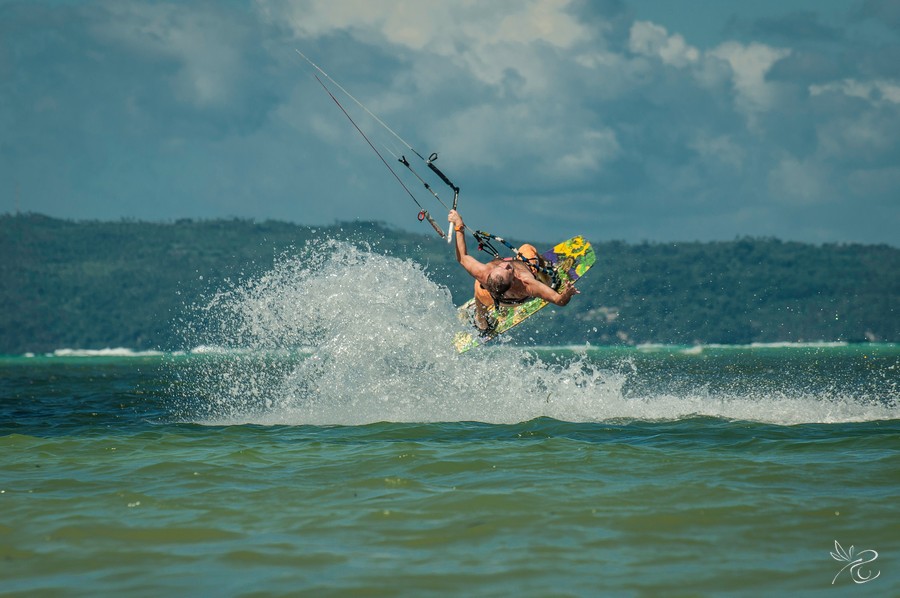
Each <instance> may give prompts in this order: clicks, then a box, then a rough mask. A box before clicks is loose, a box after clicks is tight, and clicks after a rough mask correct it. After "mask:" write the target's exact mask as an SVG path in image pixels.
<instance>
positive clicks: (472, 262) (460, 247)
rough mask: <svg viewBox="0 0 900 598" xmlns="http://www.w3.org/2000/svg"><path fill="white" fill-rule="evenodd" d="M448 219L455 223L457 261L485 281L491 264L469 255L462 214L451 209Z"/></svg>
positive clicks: (481, 280) (477, 278) (467, 270)
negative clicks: (483, 262)
mask: <svg viewBox="0 0 900 598" xmlns="http://www.w3.org/2000/svg"><path fill="white" fill-rule="evenodd" d="M447 221H448V222H451V223H452V224H453V230H454V232H453V236H454V237H455V238H456V261H458V262H459V263H460V265H461V266H462V267H463V268H465V269H466V272H468V273H469V274H471V275H472V276H473V277H474V278H475V279H476V280H478V281H480V282H485V279H486V278H487V275H488V272H490V270H491V269H490V266H488V265H487V264H482V263H481V262H479V261H478V260H476V259H475V258H474V257H472V256H471V255H469V252H468V251H467V250H466V225H465V224H463V220H462V216H460V215H459V212H457V211H456V210H450V214H449V215H448V216H447Z"/></svg>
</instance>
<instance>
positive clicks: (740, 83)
mask: <svg viewBox="0 0 900 598" xmlns="http://www.w3.org/2000/svg"><path fill="white" fill-rule="evenodd" d="M790 53H791V51H790V50H789V49H784V48H773V47H771V46H767V45H765V44H760V43H751V44H749V45H744V44H741V43H738V42H727V43H724V44H722V45H720V46H718V47H717V48H715V49H714V50H712V51H711V52H709V56H711V57H712V58H716V59H719V60H723V61H725V62H727V63H728V64H729V65H730V66H731V81H732V84H733V86H734V90H735V92H737V100H736V102H737V108H738V109H739V110H741V111H742V112H744V113H747V114H753V113H755V112H762V111H765V110H768V109H770V108H772V106H773V105H774V103H775V101H776V99H777V90H778V85H777V84H776V83H773V82H770V81H766V74H767V73H768V72H769V69H771V68H772V65H774V64H775V63H776V62H778V61H779V60H781V59H782V58H784V57H786V56H788V55H789V54H790Z"/></svg>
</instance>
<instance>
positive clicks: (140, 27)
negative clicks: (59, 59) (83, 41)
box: [94, 2, 247, 106]
mask: <svg viewBox="0 0 900 598" xmlns="http://www.w3.org/2000/svg"><path fill="white" fill-rule="evenodd" d="M106 10H107V11H108V18H107V19H104V20H103V21H102V22H101V23H100V24H97V25H96V26H95V28H94V33H95V34H96V35H97V36H98V37H100V38H103V39H106V40H109V41H112V42H114V43H116V44H118V45H120V46H121V47H124V48H128V49H130V50H131V51H134V52H138V53H140V54H143V55H145V56H148V57H163V58H168V59H172V60H175V61H176V62H177V63H178V64H179V69H178V72H177V74H176V75H175V77H174V79H173V80H172V86H173V89H174V91H175V92H176V93H177V94H178V96H179V98H180V99H181V100H182V101H185V102H190V103H193V104H195V105H198V106H209V105H215V104H224V103H227V102H228V101H229V96H230V95H231V94H232V93H234V92H235V91H236V90H237V86H238V83H239V79H240V78H241V76H240V75H241V73H243V72H244V71H245V70H246V68H247V67H246V65H245V61H244V58H243V57H242V55H241V44H240V43H239V42H237V41H236V40H237V39H239V38H241V37H242V34H241V32H240V25H239V24H237V23H235V22H234V21H233V20H231V19H230V18H229V16H228V14H227V13H224V14H223V13H222V12H219V11H214V10H208V11H204V10H184V9H182V7H180V6H178V5H172V4H144V3H137V2H129V3H122V2H109V3H108V4H107V5H106Z"/></svg>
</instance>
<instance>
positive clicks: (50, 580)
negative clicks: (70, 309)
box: [0, 249, 900, 596]
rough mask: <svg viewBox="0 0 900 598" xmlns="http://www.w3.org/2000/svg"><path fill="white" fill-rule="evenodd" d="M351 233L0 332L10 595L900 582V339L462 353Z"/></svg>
mask: <svg viewBox="0 0 900 598" xmlns="http://www.w3.org/2000/svg"><path fill="white" fill-rule="evenodd" d="M342 251H343V253H341V251H336V252H334V253H336V254H338V255H339V261H340V263H339V265H340V268H337V269H335V268H332V265H330V264H329V263H328V262H327V260H326V261H323V262H322V263H317V264H312V265H310V264H308V263H307V264H303V265H300V264H296V263H293V262H285V263H284V264H282V265H281V266H279V267H278V268H276V269H275V270H274V271H273V272H270V273H269V274H267V275H266V276H265V277H262V278H259V279H255V280H251V281H244V282H240V283H236V284H235V285H234V287H233V288H230V289H225V290H223V291H222V292H221V293H220V294H217V295H216V296H214V297H211V298H209V301H208V302H206V303H204V304H203V305H200V306H197V309H196V310H195V311H194V312H193V313H192V314H191V315H190V317H187V316H185V318H184V320H183V326H184V330H185V338H186V343H187V346H189V347H193V350H186V351H183V352H160V353H143V354H142V353H134V352H131V351H86V352H78V351H58V352H56V353H53V354H50V355H33V356H9V357H2V358H0V595H4V596H7V595H8V596H161V595H171V596H296V595H303V596H305V595H310V596H394V595H397V596H468V595H471V596H509V595H521V596H597V595H610V596H720V595H726V596H782V595H788V594H790V595H795V596H819V595H823V594H827V595H836V596H897V595H900V505H898V496H900V346H898V345H890V344H880V345H879V344H871V345H845V344H841V343H833V344H812V345H784V346H777V345H776V346H748V347H715V346H697V347H662V346H653V347H650V346H648V347H558V348H547V347H545V348H528V347H523V346H516V344H515V340H516V339H515V338H514V339H513V342H508V343H505V344H503V343H501V344H498V345H497V346H495V347H487V348H484V349H479V350H478V351H473V352H470V353H467V354H465V355H462V356H460V355H457V354H456V352H455V350H454V349H453V348H452V347H451V346H450V344H449V339H450V338H452V335H453V332H454V330H455V328H454V327H455V326H456V325H457V324H456V322H455V319H454V317H453V316H454V314H453V311H454V309H453V304H452V302H451V301H450V298H449V295H448V293H447V292H446V290H445V289H443V288H441V287H440V285H437V284H434V283H431V282H430V281H429V280H428V278H427V276H426V275H425V273H424V272H423V271H422V269H421V268H420V267H418V266H415V265H413V264H409V263H405V262H404V263H401V264H399V265H398V263H396V262H392V261H390V260H388V259H387V258H379V257H375V256H371V255H369V254H365V253H364V252H355V251H352V250H349V249H344V250H342ZM357 266H358V269H356V268H357ZM348 272H349V273H350V274H352V276H349V275H347V273H348ZM320 283H321V284H320ZM375 283H379V284H386V285H387V286H386V288H390V289H394V291H392V293H391V294H390V296H387V297H380V296H379V297H375V298H373V297H372V296H371V294H370V293H368V292H367V291H366V289H370V288H372V285H373V284H375ZM310 293H311V294H314V295H315V296H316V297H320V298H323V299H324V301H319V302H313V301H309V294H310ZM535 325H539V324H535ZM518 340H520V341H525V340H527V328H523V333H522V334H521V335H520V336H519V337H518Z"/></svg>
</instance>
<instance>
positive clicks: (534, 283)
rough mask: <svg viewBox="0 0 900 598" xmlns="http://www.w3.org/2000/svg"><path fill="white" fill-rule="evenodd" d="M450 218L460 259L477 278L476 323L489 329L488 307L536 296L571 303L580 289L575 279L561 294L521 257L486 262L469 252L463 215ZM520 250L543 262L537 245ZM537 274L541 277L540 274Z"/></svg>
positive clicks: (479, 326)
mask: <svg viewBox="0 0 900 598" xmlns="http://www.w3.org/2000/svg"><path fill="white" fill-rule="evenodd" d="M447 220H448V221H449V222H451V223H452V224H453V228H454V230H455V231H456V232H455V233H454V236H455V237H456V261H458V262H459V263H460V265H462V267H463V268H465V269H466V272H468V273H469V274H471V275H472V277H473V278H474V279H475V326H476V327H478V329H479V330H481V331H487V330H489V329H490V328H491V326H492V323H491V322H489V320H488V307H489V306H491V305H494V306H496V307H508V306H513V305H519V304H520V303H524V302H525V301H527V300H528V299H531V298H532V297H540V298H541V299H543V300H544V301H547V302H549V303H552V304H554V305H559V306H563V305H566V304H568V303H569V300H570V299H572V296H573V295H577V294H578V290H577V289H576V288H575V285H574V284H572V281H570V280H568V281H566V283H565V285H563V288H562V289H560V290H561V291H562V292H561V293H557V292H556V291H554V290H553V289H552V288H550V287H549V286H548V285H547V284H546V283H545V282H543V281H541V280H540V279H539V278H538V276H542V275H541V274H540V273H539V272H538V270H537V269H536V268H534V267H533V266H531V265H529V263H526V262H524V261H522V260H521V259H515V258H511V259H506V260H501V259H495V260H492V261H491V262H490V263H487V264H482V263H481V262H479V261H478V260H476V259H475V258H474V257H472V256H471V255H469V254H468V253H467V251H466V232H465V230H466V229H465V225H464V224H463V220H462V216H460V215H459V212H457V211H456V210H451V211H450V215H449V216H448V217H447ZM518 253H519V254H521V255H522V256H523V257H524V258H526V259H528V260H530V261H531V262H540V261H543V258H541V257H540V255H538V252H537V250H536V249H535V248H534V246H533V245H527V244H526V245H522V246H521V247H519V250H518ZM536 274H537V276H536Z"/></svg>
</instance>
